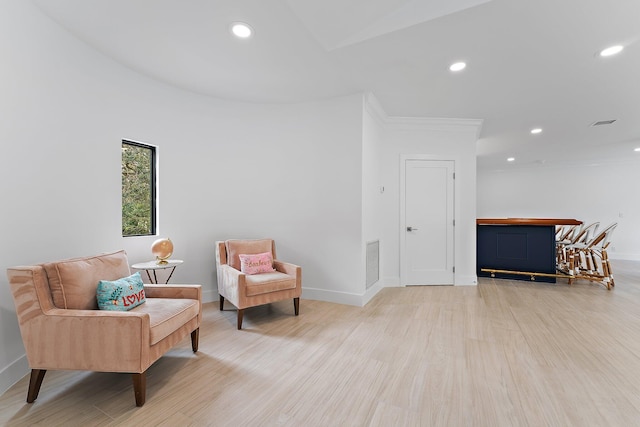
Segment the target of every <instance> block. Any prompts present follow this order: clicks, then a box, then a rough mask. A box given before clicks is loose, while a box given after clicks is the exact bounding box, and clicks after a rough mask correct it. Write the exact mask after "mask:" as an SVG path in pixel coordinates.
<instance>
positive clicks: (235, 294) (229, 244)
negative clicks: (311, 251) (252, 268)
mask: <svg viewBox="0 0 640 427" xmlns="http://www.w3.org/2000/svg"><path fill="white" fill-rule="evenodd" d="M266 252H270V253H271V255H272V258H273V269H274V270H275V271H273V272H268V273H261V274H245V273H243V272H242V271H241V261H240V255H255V254H260V253H266ZM216 270H217V274H218V293H219V294H220V311H222V310H223V309H224V301H225V299H226V300H228V301H229V302H230V303H231V304H233V305H234V306H236V308H237V309H238V318H237V326H238V329H242V319H243V316H244V310H245V309H246V308H249V307H255V306H258V305H263V304H268V303H271V302H275V301H281V300H284V299H289V298H292V299H293V309H294V314H295V315H296V316H297V315H298V314H299V312H300V295H301V294H302V268H301V267H299V266H297V265H294V264H290V263H287V262H283V261H279V260H278V259H277V258H276V245H275V242H274V241H273V240H272V239H260V240H226V241H218V242H216Z"/></svg>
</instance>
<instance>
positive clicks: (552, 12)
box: [33, 0, 640, 169]
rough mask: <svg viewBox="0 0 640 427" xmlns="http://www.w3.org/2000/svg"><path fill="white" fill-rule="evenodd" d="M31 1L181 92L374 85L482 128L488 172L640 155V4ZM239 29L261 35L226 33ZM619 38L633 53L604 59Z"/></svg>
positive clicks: (413, 113) (299, 97)
mask: <svg viewBox="0 0 640 427" xmlns="http://www.w3.org/2000/svg"><path fill="white" fill-rule="evenodd" d="M33 1H34V2H35V3H36V4H37V5H38V6H39V7H40V8H41V9H42V10H43V11H44V12H45V13H46V14H47V15H49V16H50V17H51V18H53V19H54V20H55V21H57V22H58V23H59V24H60V25H62V26H63V27H65V28H67V29H68V30H69V31H70V32H72V33H73V34H74V35H76V36H77V37H78V38H80V39H82V40H84V41H85V42H87V43H89V44H90V45H92V46H94V47H95V48H96V49H98V50H99V51H101V52H103V53H104V54H106V55H109V56H110V57H112V58H113V59H115V60H116V61H118V62H120V63H122V64H124V65H126V66H128V67H130V68H132V69H134V70H136V71H138V72H140V73H143V74H146V75H149V76H151V77H153V78H156V79H159V80H162V81H165V82H167V83H170V84H172V85H175V86H178V87H180V88H183V89H186V90H190V91H194V92H198V93H203V94H207V95H211V96H215V97H222V98H229V99H238V100H244V101H250V102H265V103H281V102H304V101H308V100H315V99H321V98H329V97H334V96H340V95H346V94H352V93H356V92H372V93H373V94H374V95H375V96H376V97H377V98H378V100H379V101H380V103H381V104H382V106H383V108H384V109H385V110H386V112H387V113H388V114H389V115H391V116H405V117H446V118H473V119H484V126H483V129H482V133H481V136H480V140H479V141H478V168H479V169H496V168H497V169H500V168H512V167H539V166H540V165H542V164H545V165H553V164H555V163H559V164H563V165H566V164H570V163H585V162H587V163H597V164H602V163H607V162H609V161H612V160H614V159H626V160H629V159H634V158H637V159H640V153H637V152H634V151H633V148H635V147H640V84H639V83H638V80H639V79H640V44H639V43H638V39H639V38H640V1H638V0H609V1H604V0H535V1H532V0H91V1H86V0H33ZM234 21H243V22H246V23H248V24H250V25H251V26H252V27H253V28H254V29H255V35H254V37H252V38H251V39H249V40H244V41H241V40H237V39H235V38H234V37H233V36H231V34H230V31H229V26H230V24H231V23H232V22H234ZM613 44H622V45H624V46H625V50H624V51H623V52H622V53H621V54H620V55H618V56H615V57H610V58H600V57H598V56H597V52H598V51H600V50H601V49H603V48H605V47H607V46H610V45H613ZM458 60H464V61H466V62H467V64H468V66H467V68H466V69H465V70H464V71H462V72H461V73H458V74H453V73H451V72H450V71H449V70H448V67H449V65H450V64H451V63H452V62H454V61H458ZM607 119H617V121H616V122H615V123H614V124H612V125H609V126H598V127H592V126H590V124H592V123H593V122H595V121H598V120H607ZM532 127H542V128H543V129H544V131H543V132H542V133H541V134H539V135H531V134H530V133H529V130H530V129H531V128H532ZM510 156H513V157H515V158H516V161H515V162H512V163H508V164H507V162H506V161H505V160H506V158H507V157H510Z"/></svg>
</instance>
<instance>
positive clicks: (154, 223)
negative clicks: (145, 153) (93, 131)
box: [120, 139, 158, 237]
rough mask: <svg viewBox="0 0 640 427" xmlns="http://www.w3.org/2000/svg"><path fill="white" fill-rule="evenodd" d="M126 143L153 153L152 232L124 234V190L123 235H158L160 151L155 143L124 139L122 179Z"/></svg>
mask: <svg viewBox="0 0 640 427" xmlns="http://www.w3.org/2000/svg"><path fill="white" fill-rule="evenodd" d="M125 145H129V146H132V147H136V148H144V149H147V150H149V151H150V154H151V166H150V175H151V176H150V177H149V178H150V183H151V202H150V204H151V218H150V220H151V226H150V229H151V230H150V232H149V233H144V234H124V221H123V220H124V213H123V208H124V192H121V195H120V220H121V223H120V231H121V233H122V237H140V236H157V235H158V222H157V217H158V213H157V210H158V198H157V194H158V171H157V167H158V166H157V165H158V158H157V157H158V152H157V147H156V146H154V145H150V144H145V143H142V142H137V141H131V140H129V139H123V140H122V142H121V144H120V150H121V151H120V167H121V172H120V179H122V149H123V148H124V146H125Z"/></svg>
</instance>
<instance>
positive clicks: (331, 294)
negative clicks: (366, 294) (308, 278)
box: [302, 287, 363, 307]
mask: <svg viewBox="0 0 640 427" xmlns="http://www.w3.org/2000/svg"><path fill="white" fill-rule="evenodd" d="M302 298H303V299H312V300H317V301H326V302H335V303H337V304H346V305H355V306H357V307H362V306H363V304H362V298H363V295H358V294H352V293H347V292H340V291H328V290H326V289H316V288H305V287H303V288H302Z"/></svg>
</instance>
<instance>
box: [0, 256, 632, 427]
mask: <svg viewBox="0 0 640 427" xmlns="http://www.w3.org/2000/svg"><path fill="white" fill-rule="evenodd" d="M613 268H614V273H615V277H616V287H615V289H614V290H612V291H607V290H605V289H604V288H603V287H602V286H599V285H597V284H594V283H590V282H578V283H576V284H574V285H572V286H568V285H567V284H566V281H565V280H561V281H559V283H557V284H543V283H535V282H516V281H504V280H492V279H483V280H481V282H480V284H479V285H478V287H450V286H448V287H411V288H389V289H385V290H383V291H382V292H380V293H379V294H378V295H377V296H376V297H375V298H374V299H373V300H372V301H371V302H370V303H369V304H368V305H367V306H366V307H364V308H358V307H352V306H344V305H338V304H332V303H326V302H319V301H310V300H303V301H301V306H300V316H299V317H294V316H293V304H292V302H291V301H286V302H282V303H277V304H272V305H270V306H265V307H260V308H256V309H253V310H247V312H246V314H245V319H244V327H245V329H244V330H242V331H238V330H236V327H235V322H236V320H235V314H236V313H235V311H233V310H232V309H231V306H229V311H224V312H222V313H221V312H219V311H218V308H217V303H212V304H207V305H206V306H205V307H206V308H205V311H204V324H203V325H202V327H201V333H200V351H199V352H198V353H197V354H194V353H192V352H191V350H190V344H189V341H188V340H185V341H184V342H183V343H181V345H180V346H178V347H177V348H175V349H174V350H172V351H170V352H169V353H167V354H166V355H165V356H164V357H163V358H162V359H160V360H159V361H158V362H157V363H156V364H155V365H153V366H152V367H151V368H150V369H149V371H148V379H147V402H146V404H145V406H144V407H142V408H136V407H135V404H134V397H133V389H132V386H131V378H130V376H129V375H125V374H109V373H92V372H54V371H52V372H48V373H47V376H46V377H45V380H44V383H43V385H42V389H41V391H40V395H39V397H38V399H37V400H36V402H35V403H33V404H27V403H26V402H25V397H26V391H27V383H28V381H27V378H24V379H22V380H21V381H20V382H18V383H17V384H16V385H15V386H13V387H12V388H11V389H10V390H9V391H7V392H6V393H5V394H4V395H2V396H0V424H7V425H46V426H53V425H65V426H73V425H77V426H90V425H95V426H98V425H104V426H107V425H109V426H112V425H113V426H120V425H138V426H152V425H153V426H156V425H158V426H188V425H193V426H207V425H211V426H281V425H282V426H634V425H640V263H638V262H622V261H617V262H616V261H614V264H613Z"/></svg>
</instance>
